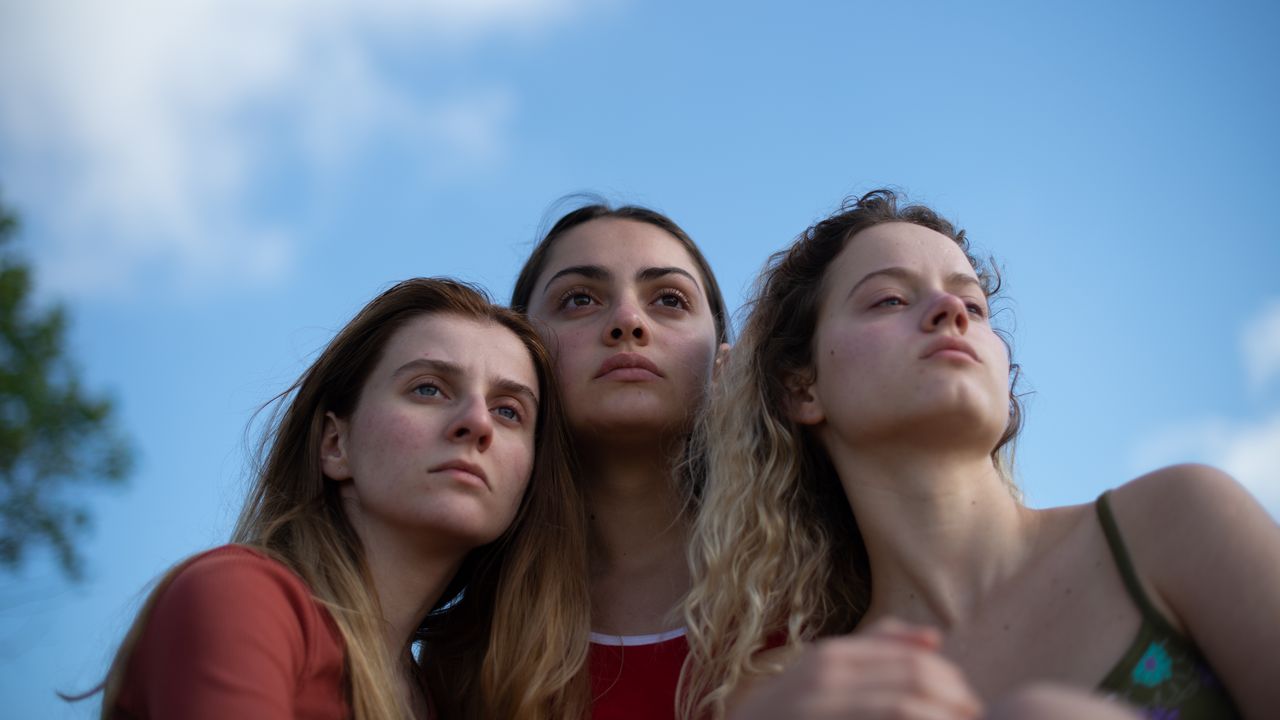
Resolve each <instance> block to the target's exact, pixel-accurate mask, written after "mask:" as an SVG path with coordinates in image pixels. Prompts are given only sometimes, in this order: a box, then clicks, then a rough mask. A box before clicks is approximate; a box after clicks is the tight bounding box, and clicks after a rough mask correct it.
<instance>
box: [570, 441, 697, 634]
mask: <svg viewBox="0 0 1280 720" xmlns="http://www.w3.org/2000/svg"><path fill="white" fill-rule="evenodd" d="M582 444H585V443H582ZM654 445H655V444H654V443H650V444H649V446H647V447H633V448H628V449H626V450H625V451H624V450H622V449H620V448H617V447H609V448H604V447H601V446H598V445H597V446H595V450H594V452H592V453H591V454H590V455H588V456H586V457H583V458H581V460H582V470H583V477H584V478H585V479H586V485H585V488H586V499H587V509H588V513H589V518H590V533H591V537H590V542H591V547H590V553H591V555H590V563H591V568H590V573H591V578H590V583H591V595H592V616H593V620H592V624H593V627H594V628H595V629H597V630H599V631H602V632H609V633H617V634H636V633H646V632H653V631H656V630H664V629H668V628H669V626H670V620H669V615H670V612H671V611H672V609H673V608H675V607H676V605H677V604H678V602H679V600H680V598H681V597H683V596H684V594H685V593H686V592H687V591H688V589H689V586H690V578H689V566H688V560H687V559H686V551H687V548H688V524H687V522H686V520H685V518H684V517H683V516H682V505H683V491H682V490H681V489H680V488H679V487H678V486H677V484H676V479H675V474H676V467H675V463H676V461H677V459H678V458H680V457H681V451H682V450H683V448H682V447H680V448H676V449H675V450H674V451H672V450H665V451H664V450H663V449H662V448H660V447H655V446H654Z"/></svg>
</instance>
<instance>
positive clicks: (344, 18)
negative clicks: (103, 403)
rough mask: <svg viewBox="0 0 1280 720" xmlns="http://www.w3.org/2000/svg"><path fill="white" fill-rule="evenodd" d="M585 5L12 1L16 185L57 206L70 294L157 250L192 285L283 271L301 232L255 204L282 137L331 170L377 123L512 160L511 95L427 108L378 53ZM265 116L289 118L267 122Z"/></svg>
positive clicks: (51, 248)
mask: <svg viewBox="0 0 1280 720" xmlns="http://www.w3.org/2000/svg"><path fill="white" fill-rule="evenodd" d="M578 2H580V0H365V1H364V2H358V3H357V2H343V1H339V0H305V1H304V0H183V1H182V2H172V1H171V0H121V1H119V2H114V3H106V2H99V1H96V0H40V2H29V3H5V5H4V7H3V10H0V98H3V102H0V150H3V152H4V154H5V156H6V157H7V167H6V168H5V174H6V177H5V178H3V180H4V182H5V183H6V190H7V191H8V190H9V189H11V188H15V189H18V193H16V194H18V195H21V196H22V197H23V198H24V199H29V200H31V201H33V202H34V203H37V204H39V205H40V206H42V207H44V208H46V209H48V210H47V212H46V214H48V215H49V216H50V219H49V226H50V228H51V230H52V235H51V238H50V240H51V242H50V243H48V246H46V247H44V248H42V253H41V254H42V261H43V262H42V267H43V268H44V270H45V272H46V275H47V277H46V278H45V280H46V282H48V283H51V284H52V285H53V286H54V289H56V290H59V291H62V292H77V291H79V292H82V293H83V292H92V291H95V290H102V289H104V288H109V287H111V286H127V284H128V283H129V281H130V279H131V278H132V277H133V275H134V274H135V273H136V272H137V271H138V270H139V269H140V268H141V267H145V266H147V265H148V264H156V265H157V266H158V267H162V268H169V269H175V270H176V272H177V274H178V275H179V276H180V277H183V278H187V279H197V280H198V279H202V278H203V279H213V278H221V279H227V278H243V277H245V276H246V275H248V276H250V277H251V278H257V279H258V280H261V281H269V280H270V279H271V278H272V277H275V276H277V275H278V274H279V273H282V272H286V271H287V268H288V267H289V265H290V257H291V255H292V253H293V243H292V240H291V239H290V238H289V236H288V235H287V234H286V233H284V232H282V231H281V230H280V229H279V228H271V227H259V226H257V225H256V224H255V223H253V222H252V221H251V220H249V219H248V218H247V216H246V215H247V214H246V212H245V211H244V210H243V209H242V206H243V205H244V204H245V203H246V200H248V199H250V198H248V197H247V195H248V194H249V193H250V191H251V190H252V185H253V183H254V182H255V179H259V178H260V175H261V171H262V170H263V167H262V158H263V157H264V156H265V155H266V154H267V153H268V152H269V151H271V150H273V149H274V148H273V147H272V146H271V143H273V142H279V141H281V139H282V138H283V139H284V140H287V141H291V142H294V143H296V144H297V147H296V148H294V149H295V150H296V151H297V152H298V153H300V154H301V155H302V156H303V158H304V162H307V163H311V164H312V165H314V167H315V168H317V169H319V170H321V171H323V170H334V169H338V168H340V167H341V165H342V163H343V162H344V160H345V159H347V158H348V157H350V156H351V155H352V154H354V153H356V152H358V151H359V149H360V148H361V146H362V145H364V144H365V143H368V142H370V140H371V139H372V138H375V137H378V138H391V139H392V141H394V142H397V143H400V142H401V141H403V144H404V145H405V146H406V147H410V148H413V149H416V150H417V151H419V152H423V151H430V153H431V156H432V157H431V159H432V160H433V161H439V162H441V163H443V164H450V163H452V164H453V165H456V166H458V167H465V166H468V165H474V164H475V163H477V162H479V163H492V162H495V161H497V160H499V159H500V157H501V153H502V136H503V133H504V127H505V123H506V121H507V118H508V116H509V115H510V112H511V109H512V107H513V99H512V98H511V97H510V95H509V94H508V93H505V92H503V91H502V90H501V89H495V88H478V89H473V90H467V91H464V93H463V94H462V95H460V96H458V97H453V98H445V99H443V100H439V101H434V102H432V103H431V104H430V105H428V104H426V103H424V102H423V101H421V100H420V99H418V98H417V97H415V96H413V95H411V94H410V93H408V92H406V91H405V90H403V89H401V88H400V87H397V86H396V85H395V84H394V83H392V82H389V81H388V80H387V79H385V78H384V74H385V73H383V72H382V68H380V66H379V62H378V56H377V53H376V52H375V49H377V48H381V47H384V46H386V45H390V46H392V47H401V48H408V49H410V50H412V48H414V47H415V46H421V47H424V48H429V49H430V50H431V52H432V53H434V54H435V55H438V56H441V57H444V56H447V55H448V54H449V52H450V50H451V49H452V50H457V49H458V48H460V47H462V46H464V45H465V44H467V43H469V42H472V41H474V40H475V39H476V38H479V37H481V36H484V35H486V34H490V33H494V32H503V33H526V32H529V31H530V30H531V29H532V30H537V29H539V28H542V27H545V26H547V25H548V24H550V23H553V22H556V21H558V20H560V19H562V18H563V17H565V16H566V15H567V14H569V13H570V12H571V11H573V10H574V9H575V8H574V5H575V4H576V3H578ZM268 111H270V112H271V113H280V115H279V116H278V117H279V118H280V119H278V120H276V121H277V122H281V123H283V124H284V125H285V126H287V127H288V128H289V130H288V131H287V132H280V131H278V130H277V131H276V133H275V134H274V135H273V134H271V132H270V131H268V130H264V129H263V126H262V125H260V124H257V123H255V122H254V119H255V118H260V117H262V115H263V114H264V113H266V112H268ZM436 151H439V152H438V153H437V152H436ZM437 154H439V155H440V157H436V155H437ZM6 194H7V195H10V196H12V195H14V194H15V193H12V192H6ZM54 210H56V212H54ZM246 267H248V268H249V270H250V272H248V273H246V272H245V269H246Z"/></svg>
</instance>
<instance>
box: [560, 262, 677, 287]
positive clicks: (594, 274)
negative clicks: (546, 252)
mask: <svg viewBox="0 0 1280 720" xmlns="http://www.w3.org/2000/svg"><path fill="white" fill-rule="evenodd" d="M565 275H581V276H583V277H585V278H587V279H588V280H608V279H610V278H612V277H613V273H611V272H609V270H608V269H606V268H604V267H601V266H600V265H570V266H569V267H567V268H564V269H563V270H561V271H559V272H557V273H556V274H555V275H552V276H551V277H550V278H548V279H547V283H546V284H545V285H543V286H542V291H543V292H546V291H547V288H548V287H551V283H553V282H555V281H556V280H558V279H559V278H562V277H564V276H565ZM667 275H683V276H685V277H687V278H689V280H690V282H692V283H693V285H694V287H697V288H698V289H699V290H701V289H702V286H701V285H699V284H698V279H697V278H695V277H694V276H693V275H692V274H690V273H689V271H688V270H685V269H684V268H679V267H674V266H668V267H647V268H644V269H643V270H640V271H639V272H637V273H636V280H637V281H639V282H648V281H651V280H657V279H659V278H663V277H666V276H667Z"/></svg>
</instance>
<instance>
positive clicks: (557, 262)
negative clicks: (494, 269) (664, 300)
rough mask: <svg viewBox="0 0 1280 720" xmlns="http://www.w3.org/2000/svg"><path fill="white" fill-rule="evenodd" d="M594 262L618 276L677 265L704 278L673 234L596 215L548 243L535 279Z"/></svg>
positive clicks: (619, 219)
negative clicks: (539, 271) (545, 259)
mask: <svg viewBox="0 0 1280 720" xmlns="http://www.w3.org/2000/svg"><path fill="white" fill-rule="evenodd" d="M575 265H597V266H600V267H603V268H605V269H607V270H611V271H613V273H614V274H615V275H617V276H630V275H631V274H632V273H633V272H634V271H636V270H639V269H642V268H647V267H678V268H681V269H683V270H685V271H687V272H688V273H689V274H690V275H692V276H694V277H695V278H699V285H700V286H701V285H702V284H703V283H704V282H705V281H704V280H703V278H702V271H701V269H700V268H699V267H698V264H697V263H696V262H695V261H694V259H693V255H692V254H690V252H689V250H688V249H687V248H685V246H684V244H683V243H681V242H680V241H679V240H677V239H676V238H675V236H674V235H672V234H671V233H669V232H667V231H666V230H663V229H662V228H659V227H657V226H655V225H650V224H649V223H647V222H640V221H637V220H625V219H622V218H597V219H595V220H588V221H587V222H585V223H582V224H581V225H578V226H576V227H574V228H571V229H570V230H568V231H567V232H565V233H564V234H563V235H561V236H560V237H559V238H558V239H557V240H556V241H555V243H554V244H553V245H552V246H551V251H550V253H548V255H547V263H546V265H545V266H544V267H543V268H542V273H541V274H540V275H539V278H538V285H537V288H538V289H539V290H540V289H541V288H542V285H543V284H544V283H546V279H547V278H549V277H551V276H552V275H553V274H555V273H556V272H558V271H560V270H563V269H564V268H566V267H572V266H575Z"/></svg>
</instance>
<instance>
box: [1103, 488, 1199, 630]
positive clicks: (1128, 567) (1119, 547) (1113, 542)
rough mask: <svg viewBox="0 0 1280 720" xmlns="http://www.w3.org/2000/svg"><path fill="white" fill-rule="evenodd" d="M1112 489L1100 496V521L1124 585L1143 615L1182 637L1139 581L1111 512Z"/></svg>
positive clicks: (1158, 625)
mask: <svg viewBox="0 0 1280 720" xmlns="http://www.w3.org/2000/svg"><path fill="white" fill-rule="evenodd" d="M1109 495H1111V491H1110V490H1108V491H1106V492H1104V493H1102V494H1101V495H1099V496H1098V502H1097V503H1096V504H1097V508H1098V522H1100V523H1101V524H1102V534H1103V535H1106V536H1107V545H1108V546H1110V547H1111V557H1112V558H1114V559H1115V561H1116V569H1117V570H1119V571H1120V577H1121V578H1123V579H1124V586H1125V588H1126V589H1127V590H1128V591H1129V596H1130V597H1131V598H1133V602H1134V604H1135V605H1137V606H1138V610H1140V611H1141V612H1142V615H1143V617H1144V618H1145V619H1146V620H1147V622H1150V623H1152V624H1154V625H1156V626H1157V627H1159V628H1160V629H1161V630H1162V631H1164V632H1166V633H1170V634H1172V635H1173V636H1174V637H1181V635H1182V634H1181V633H1179V632H1178V631H1177V630H1175V629H1174V628H1173V626H1172V625H1170V624H1169V621H1168V620H1166V619H1165V617H1164V615H1163V614H1162V613H1161V612H1160V611H1159V610H1157V609H1156V606H1155V605H1154V604H1153V603H1152V602H1151V598H1149V597H1147V593H1146V591H1145V590H1143V588H1142V583H1141V582H1139V581H1138V573H1137V571H1136V570H1134V568H1133V560H1131V559H1130V558H1129V551H1128V549H1127V548H1125V546H1124V538H1122V537H1121V536H1120V526H1119V525H1117V524H1116V517H1115V515H1113V514H1112V513H1111V498H1110V497H1108V496H1109Z"/></svg>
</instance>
